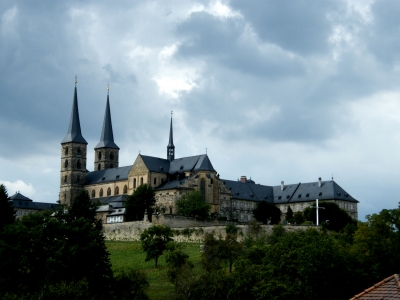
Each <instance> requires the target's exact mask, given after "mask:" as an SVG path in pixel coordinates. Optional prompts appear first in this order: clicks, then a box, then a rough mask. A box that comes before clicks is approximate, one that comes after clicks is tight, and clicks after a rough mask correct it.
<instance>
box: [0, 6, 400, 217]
mask: <svg viewBox="0 0 400 300" xmlns="http://www.w3.org/2000/svg"><path fill="white" fill-rule="evenodd" d="M399 15H400V1H397V0H393V1H384V0H382V1H368V0H360V1H356V0H347V1H345V0H343V1H340V0H334V1H328V0H324V1H307V0H299V1H296V0H290V1H289V0H288V1H262V0H259V1H257V0H255V1H239V0H233V1H190V0H185V1H163V0H159V1H130V0H129V1H128V0H126V1H97V0H96V1H77V0H69V1H30V0H26V1H18V0H2V1H1V2H0V91H1V93H0V101H1V106H0V139H1V142H0V182H2V183H4V184H5V185H6V187H7V188H8V191H9V195H12V194H14V192H15V191H17V190H19V191H20V192H21V193H22V194H24V195H25V196H28V197H30V198H31V199H33V200H34V201H40V202H55V201H57V200H58V193H59V184H60V183H59V182H60V155H61V146H60V143H61V141H62V140H63V138H64V137H65V135H66V133H67V129H68V125H69V118H70V111H71V105H72V98H73V88H74V77H75V75H77V76H78V85H77V86H78V101H79V111H80V119H81V127H82V134H83V136H84V138H85V139H86V140H87V141H88V163H87V168H88V170H89V171H92V170H93V161H94V150H93V148H94V147H95V146H96V144H97V143H98V142H99V139H100V134H101V129H102V122H103V116H104V109H105V103H106V95H107V84H108V83H109V85H110V104H111V113H112V121H113V127H114V138H115V142H116V144H117V145H118V146H119V147H120V148H121V150H120V166H126V165H131V164H133V162H134V161H135V159H136V157H137V155H138V153H139V151H140V153H142V154H145V155H150V156H158V157H164V158H166V155H167V150H166V146H167V144H168V132H169V120H170V112H171V111H173V120H174V144H175V147H176V157H183V156H192V155H198V154H204V153H205V152H206V148H207V149H208V150H207V152H208V155H209V157H210V159H211V162H212V163H213V166H214V168H215V169H216V170H217V171H218V172H219V173H220V175H221V178H224V179H231V180H237V179H238V178H240V176H241V175H246V176H247V177H251V178H252V179H253V180H254V181H255V182H256V183H260V184H265V185H279V184H280V182H281V181H282V180H283V181H285V183H288V184H289V183H291V184H292V183H298V182H304V183H306V182H312V181H317V179H318V177H322V180H331V178H332V176H333V177H334V180H335V181H336V182H337V183H338V184H339V185H340V186H341V187H342V188H344V189H345V190H346V191H347V192H348V193H349V194H350V195H352V196H353V197H354V198H356V199H358V200H359V201H360V203H359V219H361V220H363V219H364V217H365V215H366V214H372V213H377V212H379V211H380V210H382V209H383V208H389V209H391V208H395V207H397V205H398V202H399V201H400V172H399V167H400V18H399Z"/></svg>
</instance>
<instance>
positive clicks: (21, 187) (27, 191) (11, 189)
mask: <svg viewBox="0 0 400 300" xmlns="http://www.w3.org/2000/svg"><path fill="white" fill-rule="evenodd" d="M0 184H4V185H5V187H6V188H7V191H8V196H12V195H14V194H15V193H17V192H20V193H21V194H22V195H24V196H26V197H28V198H32V197H34V196H35V194H36V190H35V188H34V187H33V186H32V184H31V183H29V184H26V183H25V182H23V181H22V180H17V181H14V182H10V181H6V180H0Z"/></svg>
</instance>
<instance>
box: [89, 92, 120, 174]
mask: <svg viewBox="0 0 400 300" xmlns="http://www.w3.org/2000/svg"><path fill="white" fill-rule="evenodd" d="M94 152H95V153H94V170H95V171H99V170H104V169H109V168H118V157H119V147H118V146H117V145H116V144H115V143H114V134H113V128H112V122H111V112H110V88H109V87H107V103H106V112H105V113H104V121H103V130H102V132H101V137H100V142H99V143H98V144H97V146H96V147H95V148H94Z"/></svg>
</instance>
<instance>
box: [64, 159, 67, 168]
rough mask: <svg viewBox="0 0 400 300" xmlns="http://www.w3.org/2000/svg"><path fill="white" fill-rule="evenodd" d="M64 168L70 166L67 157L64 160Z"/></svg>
mask: <svg viewBox="0 0 400 300" xmlns="http://www.w3.org/2000/svg"><path fill="white" fill-rule="evenodd" d="M64 168H68V159H66V160H65V162H64Z"/></svg>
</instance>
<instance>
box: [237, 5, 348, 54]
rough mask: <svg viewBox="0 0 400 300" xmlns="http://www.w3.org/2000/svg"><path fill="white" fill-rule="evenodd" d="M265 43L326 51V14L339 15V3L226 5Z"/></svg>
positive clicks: (309, 51)
mask: <svg viewBox="0 0 400 300" xmlns="http://www.w3.org/2000/svg"><path fill="white" fill-rule="evenodd" d="M230 4H231V5H232V7H233V8H234V9H235V10H239V11H240V13H241V14H242V15H243V16H244V18H245V19H246V20H247V21H248V22H249V23H250V24H251V25H252V26H253V29H254V30H255V32H256V33H257V34H258V35H259V37H260V38H261V39H263V40H264V41H265V42H269V43H274V44H277V45H279V46H280V47H282V48H284V49H288V50H290V51H293V52H294V53H300V54H302V55H312V54H317V53H321V52H325V51H327V50H328V49H329V44H328V39H327V37H328V36H329V34H330V32H331V30H332V23H331V22H330V21H329V19H328V14H330V13H337V14H342V13H343V8H344V3H343V2H341V1H329V0H326V1H312V0H307V1H304V0H293V1H292V0H290V1H289V0H286V1H263V0H257V1H240V0H233V1H231V2H230Z"/></svg>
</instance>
